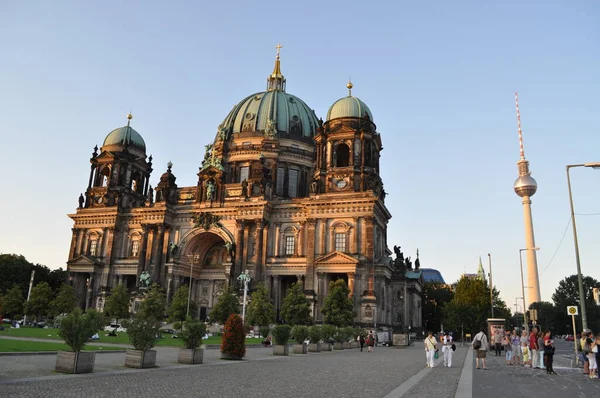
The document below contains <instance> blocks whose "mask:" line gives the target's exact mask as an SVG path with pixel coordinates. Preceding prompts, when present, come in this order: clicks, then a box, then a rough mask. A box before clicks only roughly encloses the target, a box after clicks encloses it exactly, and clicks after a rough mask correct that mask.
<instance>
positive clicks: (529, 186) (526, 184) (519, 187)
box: [514, 175, 537, 197]
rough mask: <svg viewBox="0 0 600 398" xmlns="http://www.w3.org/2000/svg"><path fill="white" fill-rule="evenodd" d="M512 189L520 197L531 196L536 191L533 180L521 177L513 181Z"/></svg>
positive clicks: (527, 176) (526, 176)
mask: <svg viewBox="0 0 600 398" xmlns="http://www.w3.org/2000/svg"><path fill="white" fill-rule="evenodd" d="M514 189H515V192H516V194H517V195H519V196H520V197H523V196H533V194H535V192H536V191H537V182H535V179H534V178H533V177H532V176H530V175H523V176H520V177H519V178H517V180H516V181H515V185H514Z"/></svg>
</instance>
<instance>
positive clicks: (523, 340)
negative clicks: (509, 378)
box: [519, 330, 529, 366]
mask: <svg viewBox="0 0 600 398" xmlns="http://www.w3.org/2000/svg"><path fill="white" fill-rule="evenodd" d="M523 345H525V346H526V347H528V346H529V336H528V335H527V331H526V330H522V331H521V337H520V338H519V347H520V348H521V359H522V360H523V366H526V365H527V363H526V362H527V361H525V358H524V356H525V352H524V351H523ZM528 351H529V350H528Z"/></svg>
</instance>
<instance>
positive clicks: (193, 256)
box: [185, 254, 195, 318]
mask: <svg viewBox="0 0 600 398" xmlns="http://www.w3.org/2000/svg"><path fill="white" fill-rule="evenodd" d="M188 260H189V261H190V264H191V265H190V284H189V287H188V302H187V311H186V312H185V317H186V318H187V317H188V316H189V315H190V299H191V298H192V278H193V274H194V260H195V255H193V254H190V255H189V256H188Z"/></svg>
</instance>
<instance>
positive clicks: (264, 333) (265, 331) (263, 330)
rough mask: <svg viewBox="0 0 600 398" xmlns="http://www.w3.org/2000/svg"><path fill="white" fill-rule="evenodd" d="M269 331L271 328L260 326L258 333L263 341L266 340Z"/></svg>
mask: <svg viewBox="0 0 600 398" xmlns="http://www.w3.org/2000/svg"><path fill="white" fill-rule="evenodd" d="M270 331H271V328H270V327H268V326H261V327H260V329H259V333H260V335H261V337H262V338H263V339H266V338H267V336H269V332H270Z"/></svg>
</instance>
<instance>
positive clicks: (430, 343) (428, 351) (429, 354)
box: [424, 330, 437, 368]
mask: <svg viewBox="0 0 600 398" xmlns="http://www.w3.org/2000/svg"><path fill="white" fill-rule="evenodd" d="M424 343H425V358H426V361H427V367H428V368H433V367H434V366H435V358H434V357H435V352H436V351H437V341H436V339H435V337H433V332H432V331H431V330H430V331H429V332H427V337H426V338H425V342H424Z"/></svg>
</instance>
